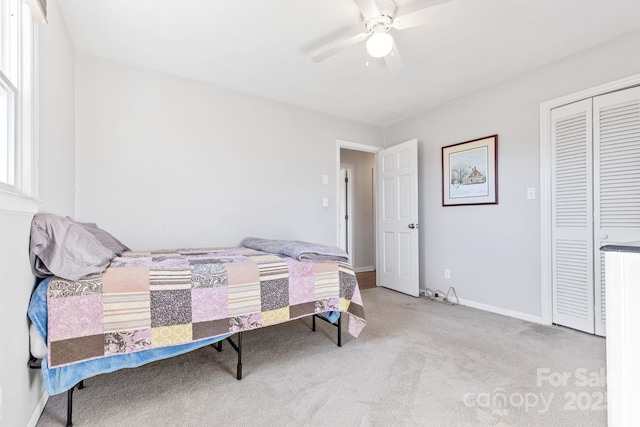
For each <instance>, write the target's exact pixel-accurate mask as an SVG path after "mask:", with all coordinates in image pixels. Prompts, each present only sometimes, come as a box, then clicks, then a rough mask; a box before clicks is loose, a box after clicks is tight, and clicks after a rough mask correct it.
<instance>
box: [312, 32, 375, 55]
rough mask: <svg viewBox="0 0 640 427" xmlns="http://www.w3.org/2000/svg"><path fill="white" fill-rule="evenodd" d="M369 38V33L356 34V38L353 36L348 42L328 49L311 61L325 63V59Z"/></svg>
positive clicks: (344, 41) (342, 42) (339, 43)
mask: <svg viewBox="0 0 640 427" xmlns="http://www.w3.org/2000/svg"><path fill="white" fill-rule="evenodd" d="M368 36H369V34H367V33H360V34H356V35H355V36H351V37H349V38H348V39H346V40H342V41H341V42H338V43H336V44H334V45H333V46H331V47H330V48H329V49H326V50H324V51H322V52H320V53H319V54H317V55H315V56H313V57H312V58H311V60H312V61H313V62H320V61H324V60H325V59H327V58H329V57H330V56H333V55H335V54H336V53H338V52H340V51H341V50H343V49H346V48H348V47H351V46H354V45H356V44H358V43H360V42H361V41H363V40H365V39H366V38H367V37H368Z"/></svg>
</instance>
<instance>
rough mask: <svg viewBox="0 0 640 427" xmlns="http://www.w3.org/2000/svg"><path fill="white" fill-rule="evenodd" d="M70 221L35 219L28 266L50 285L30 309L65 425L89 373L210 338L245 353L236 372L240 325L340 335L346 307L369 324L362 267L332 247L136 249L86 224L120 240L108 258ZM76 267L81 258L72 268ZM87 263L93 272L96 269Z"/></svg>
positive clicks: (351, 320)
mask: <svg viewBox="0 0 640 427" xmlns="http://www.w3.org/2000/svg"><path fill="white" fill-rule="evenodd" d="M69 221H71V222H69ZM60 222H62V223H63V224H62V226H61V225H60ZM36 223H37V225H34V224H36ZM72 223H74V222H73V221H72V220H71V219H64V221H61V219H60V218H59V217H55V216H44V217H43V216H42V215H40V216H39V215H37V216H36V218H34V224H32V236H31V240H32V245H31V249H32V267H33V269H34V274H36V275H39V276H40V277H41V278H43V279H44V280H42V282H41V283H40V284H39V285H38V286H37V287H36V289H35V291H34V293H33V296H32V299H31V302H30V304H29V308H28V315H29V317H30V319H31V321H32V322H33V327H34V329H35V330H36V331H37V332H38V333H39V335H40V336H41V337H42V338H43V339H44V341H45V342H46V348H47V354H46V356H43V357H42V361H41V369H42V373H43V378H44V382H45V387H46V389H47V392H48V393H49V394H58V393H62V392H65V391H67V392H68V405H69V408H68V420H67V423H68V425H70V424H71V403H72V392H73V389H74V387H75V386H76V385H77V384H79V383H80V384H82V381H83V380H84V379H87V378H89V377H92V376H95V375H98V374H103V373H108V372H113V371H115V370H118V369H123V368H132V367H137V366H140V365H143V364H145V363H149V362H151V361H155V360H159V359H164V358H167V357H172V356H175V355H178V354H182V353H185V352H188V351H192V350H195V349H197V348H201V347H203V346H207V345H211V344H214V343H217V344H216V348H217V349H218V350H221V344H222V342H223V341H228V342H229V343H230V344H231V345H232V347H233V348H234V349H235V350H236V351H237V352H238V366H237V370H238V371H237V377H238V379H240V378H241V377H242V371H241V369H242V365H241V350H242V341H241V340H242V332H244V331H248V330H253V329H259V328H263V327H267V326H271V325H275V324H279V323H283V322H288V321H292V320H295V319H300V318H303V317H307V316H313V325H314V328H315V319H316V316H319V317H320V318H322V319H323V320H326V321H328V322H331V323H337V325H338V332H340V330H341V322H342V317H343V316H341V313H345V314H347V316H345V317H348V331H349V333H350V334H351V335H353V336H354V337H357V336H358V335H359V334H360V332H361V331H362V329H363V328H364V326H365V325H366V320H365V316H364V310H363V307H362V298H361V295H360V290H359V288H358V284H357V280H356V277H355V273H354V272H353V270H352V268H351V266H350V264H349V262H348V258H346V259H345V258H344V257H343V253H340V252H335V250H336V248H331V247H322V246H317V245H310V244H306V243H303V242H283V241H267V240H262V239H245V240H244V241H243V243H242V245H241V246H240V247H233V248H203V249H179V250H160V251H144V252H140V251H131V250H128V248H126V247H125V246H124V245H122V244H121V243H120V242H119V241H117V239H115V238H113V237H112V236H110V235H109V236H110V237H111V238H113V241H111V240H110V239H109V238H108V237H107V236H105V235H101V234H100V233H102V232H103V230H100V232H95V230H96V229H97V226H95V224H89V225H87V226H86V227H82V226H81V228H84V230H85V231H87V232H89V233H90V234H91V231H92V230H93V231H94V233H93V234H92V235H93V236H94V237H96V240H98V238H97V237H98V236H99V237H100V239H102V240H104V239H106V240H108V241H109V242H108V243H109V245H111V246H113V247H112V248H111V249H110V250H111V255H108V256H107V258H108V262H106V263H105V262H104V259H103V258H104V257H103V254H102V253H101V252H100V251H101V248H98V249H99V250H97V251H96V250H89V249H87V247H85V246H87V242H89V243H91V244H95V242H94V241H93V240H92V239H90V238H89V237H88V236H87V235H85V234H83V232H81V231H79V230H78V229H77V227H76V226H75V225H73V226H72V225H70V224H72ZM74 224H80V223H74ZM69 229H73V232H70V231H69ZM105 233H106V232H105ZM70 234H71V235H70ZM75 234H79V235H81V237H78V236H75ZM107 234H108V233H107ZM43 235H44V236H45V237H42V236H43ZM83 239H84V240H83ZM43 241H44V246H48V247H51V246H54V249H53V252H60V251H63V252H64V250H62V249H61V248H65V247H66V246H68V245H69V244H72V245H74V246H78V245H80V246H83V251H85V250H86V251H85V252H87V253H88V255H87V254H85V253H84V252H83V253H81V255H78V254H77V253H75V252H77V251H76V250H75V249H74V251H73V252H74V253H73V254H72V255H69V254H62V255H61V254H59V253H57V254H53V255H52V254H51V253H47V251H46V250H44V249H43V248H42V247H41V246H42V242H43ZM34 242H35V243H34ZM98 242H99V240H98ZM101 244H102V245H103V246H105V247H107V246H109V245H107V244H104V243H101ZM38 245H40V246H38ZM89 246H90V245H89ZM292 247H293V249H294V250H293V251H292ZM296 248H297V249H296ZM300 248H302V249H300ZM260 249H262V250H260ZM87 259H90V262H85V261H86V260H87ZM70 263H71V264H73V263H79V264H80V265H77V266H74V268H72V269H71V272H69V271H67V270H69V264H70ZM91 263H93V264H94V265H98V267H96V268H95V269H94V270H91V269H92V268H93V266H92V265H91ZM65 269H67V270H65ZM87 269H88V270H90V271H89V272H87V271H88V270H87ZM52 270H55V271H58V272H61V275H56V272H55V271H52ZM43 276H44V277H43ZM60 276H66V277H60ZM234 335H235V336H236V340H235V342H234V341H233V340H232V337H233V336H234Z"/></svg>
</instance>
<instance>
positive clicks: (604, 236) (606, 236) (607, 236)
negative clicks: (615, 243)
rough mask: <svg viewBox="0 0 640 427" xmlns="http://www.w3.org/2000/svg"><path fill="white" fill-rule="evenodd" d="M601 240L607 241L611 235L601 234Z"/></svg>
mask: <svg viewBox="0 0 640 427" xmlns="http://www.w3.org/2000/svg"><path fill="white" fill-rule="evenodd" d="M600 238H601V239H602V240H605V239H608V238H609V235H608V234H607V233H602V234H600Z"/></svg>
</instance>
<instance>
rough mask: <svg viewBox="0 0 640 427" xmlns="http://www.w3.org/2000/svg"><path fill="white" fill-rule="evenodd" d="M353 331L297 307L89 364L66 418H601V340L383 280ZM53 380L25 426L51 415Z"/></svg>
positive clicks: (159, 422)
mask: <svg viewBox="0 0 640 427" xmlns="http://www.w3.org/2000/svg"><path fill="white" fill-rule="evenodd" d="M362 297H363V300H364V308H365V312H366V316H367V322H368V324H367V327H366V328H365V329H364V331H363V332H362V334H361V336H360V337H359V338H358V339H354V338H352V337H351V336H350V335H348V334H347V333H346V326H344V325H343V327H344V330H343V347H342V348H338V347H337V346H336V345H335V328H334V327H332V326H330V325H328V324H325V323H324V322H317V323H318V331H317V332H315V333H313V332H311V330H310V324H311V320H310V319H303V320H298V321H293V322H288V323H285V324H282V325H277V326H272V327H268V328H264V329H258V330H255V331H249V332H246V333H244V334H243V347H244V354H243V368H244V378H243V379H242V381H237V380H236V379H235V363H236V354H235V352H234V351H233V350H232V349H231V348H230V347H229V344H227V343H225V346H224V351H223V352H222V353H217V352H216V350H215V349H214V348H211V347H206V348H203V349H200V350H197V351H194V352H191V353H189V354H186V355H182V356H178V357H174V358H171V359H168V360H163V361H159V362H154V363H151V364H149V365H146V366H143V367H140V368H136V369H125V370H121V371H118V372H115V373H112V374H107V375H101V376H98V377H95V378H91V379H88V380H86V381H85V384H86V388H85V389H83V390H76V392H75V393H74V426H76V427H80V426H249V425H260V426H306V425H308V426H337V425H340V426H389V425H431V426H475V425H499V426H507V425H517V426H547V425H549V426H555V425H563V426H598V425H606V419H607V412H606V403H604V402H603V401H602V400H603V398H604V394H605V391H606V387H604V386H603V384H602V378H601V377H600V373H601V369H602V370H603V369H604V367H605V340H604V339H603V338H599V337H595V336H592V335H588V334H584V333H581V332H577V331H573V330H570V329H566V328H562V327H548V326H541V325H538V324H534V323H530V322H526V321H522V320H518V319H514V318H510V317H505V316H500V315H496V314H492V313H488V312H484V311H481V310H476V309H472V308H468V307H463V306H450V305H446V304H443V303H438V302H433V301H430V300H428V299H426V298H425V297H421V298H413V297H409V296H406V295H403V294H399V293H396V292H393V291H390V290H387V289H384V288H375V289H368V290H364V291H362ZM65 420H66V394H65V393H63V394H60V395H56V396H52V397H50V398H49V401H48V403H47V405H46V407H45V409H44V412H43V414H42V416H41V418H40V420H39V421H38V424H37V425H38V426H40V427H45V426H63V425H64V422H65Z"/></svg>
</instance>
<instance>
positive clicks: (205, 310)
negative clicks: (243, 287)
mask: <svg viewBox="0 0 640 427" xmlns="http://www.w3.org/2000/svg"><path fill="white" fill-rule="evenodd" d="M228 300H229V296H228V293H227V287H226V286H216V287H213V288H196V289H192V290H191V309H192V310H193V313H192V316H193V320H192V322H193V323H196V322H206V321H208V320H216V319H224V318H227V317H229V314H228V309H227V308H228Z"/></svg>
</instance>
